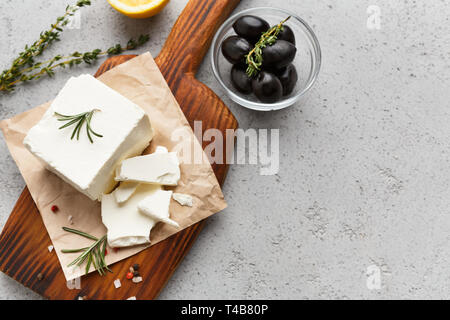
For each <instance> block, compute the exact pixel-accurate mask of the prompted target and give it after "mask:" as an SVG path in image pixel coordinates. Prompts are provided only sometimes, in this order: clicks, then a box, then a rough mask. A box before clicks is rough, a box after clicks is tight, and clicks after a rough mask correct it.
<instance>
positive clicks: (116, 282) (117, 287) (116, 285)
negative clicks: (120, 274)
mask: <svg viewBox="0 0 450 320" xmlns="http://www.w3.org/2000/svg"><path fill="white" fill-rule="evenodd" d="M121 286H122V283H121V282H120V279H116V280H114V287H116V289H119V288H120V287H121Z"/></svg>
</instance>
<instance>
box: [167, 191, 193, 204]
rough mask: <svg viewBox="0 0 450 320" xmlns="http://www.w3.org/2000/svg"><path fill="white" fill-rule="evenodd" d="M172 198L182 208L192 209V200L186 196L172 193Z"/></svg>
mask: <svg viewBox="0 0 450 320" xmlns="http://www.w3.org/2000/svg"><path fill="white" fill-rule="evenodd" d="M172 198H173V200H175V201H176V202H178V203H179V204H181V205H182V206H187V207H192V206H193V205H194V199H192V197H191V196H190V195H188V194H184V193H174V194H173V195H172Z"/></svg>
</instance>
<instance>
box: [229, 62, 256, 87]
mask: <svg viewBox="0 0 450 320" xmlns="http://www.w3.org/2000/svg"><path fill="white" fill-rule="evenodd" d="M231 83H232V84H233V86H234V87H235V88H236V89H237V90H238V91H240V92H242V93H251V92H252V79H251V78H249V76H248V75H247V73H246V72H245V67H243V66H240V65H237V64H235V65H234V66H233V68H232V69H231Z"/></svg>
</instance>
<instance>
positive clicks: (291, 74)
mask: <svg viewBox="0 0 450 320" xmlns="http://www.w3.org/2000/svg"><path fill="white" fill-rule="evenodd" d="M275 74H276V76H277V77H278V79H280V82H281V85H282V86H283V96H287V95H288V94H290V93H292V91H293V90H294V88H295V84H296V83H297V80H298V74H297V70H296V69H295V66H294V65H293V64H292V63H291V64H289V65H288V66H287V67H284V68H283V69H281V70H278V71H276V73H275Z"/></svg>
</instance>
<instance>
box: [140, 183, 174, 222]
mask: <svg viewBox="0 0 450 320" xmlns="http://www.w3.org/2000/svg"><path fill="white" fill-rule="evenodd" d="M171 196H172V191H166V190H158V191H157V192H155V193H153V194H151V195H149V196H148V197H146V198H145V199H143V200H142V201H140V202H139V203H138V209H139V210H140V211H141V212H142V213H143V214H145V215H147V216H149V217H150V218H152V219H154V220H156V221H161V222H164V223H167V224H169V225H171V226H174V227H176V228H179V227H180V225H179V224H178V223H176V222H175V221H173V220H171V219H169V216H170V214H169V205H170V197H171Z"/></svg>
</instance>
